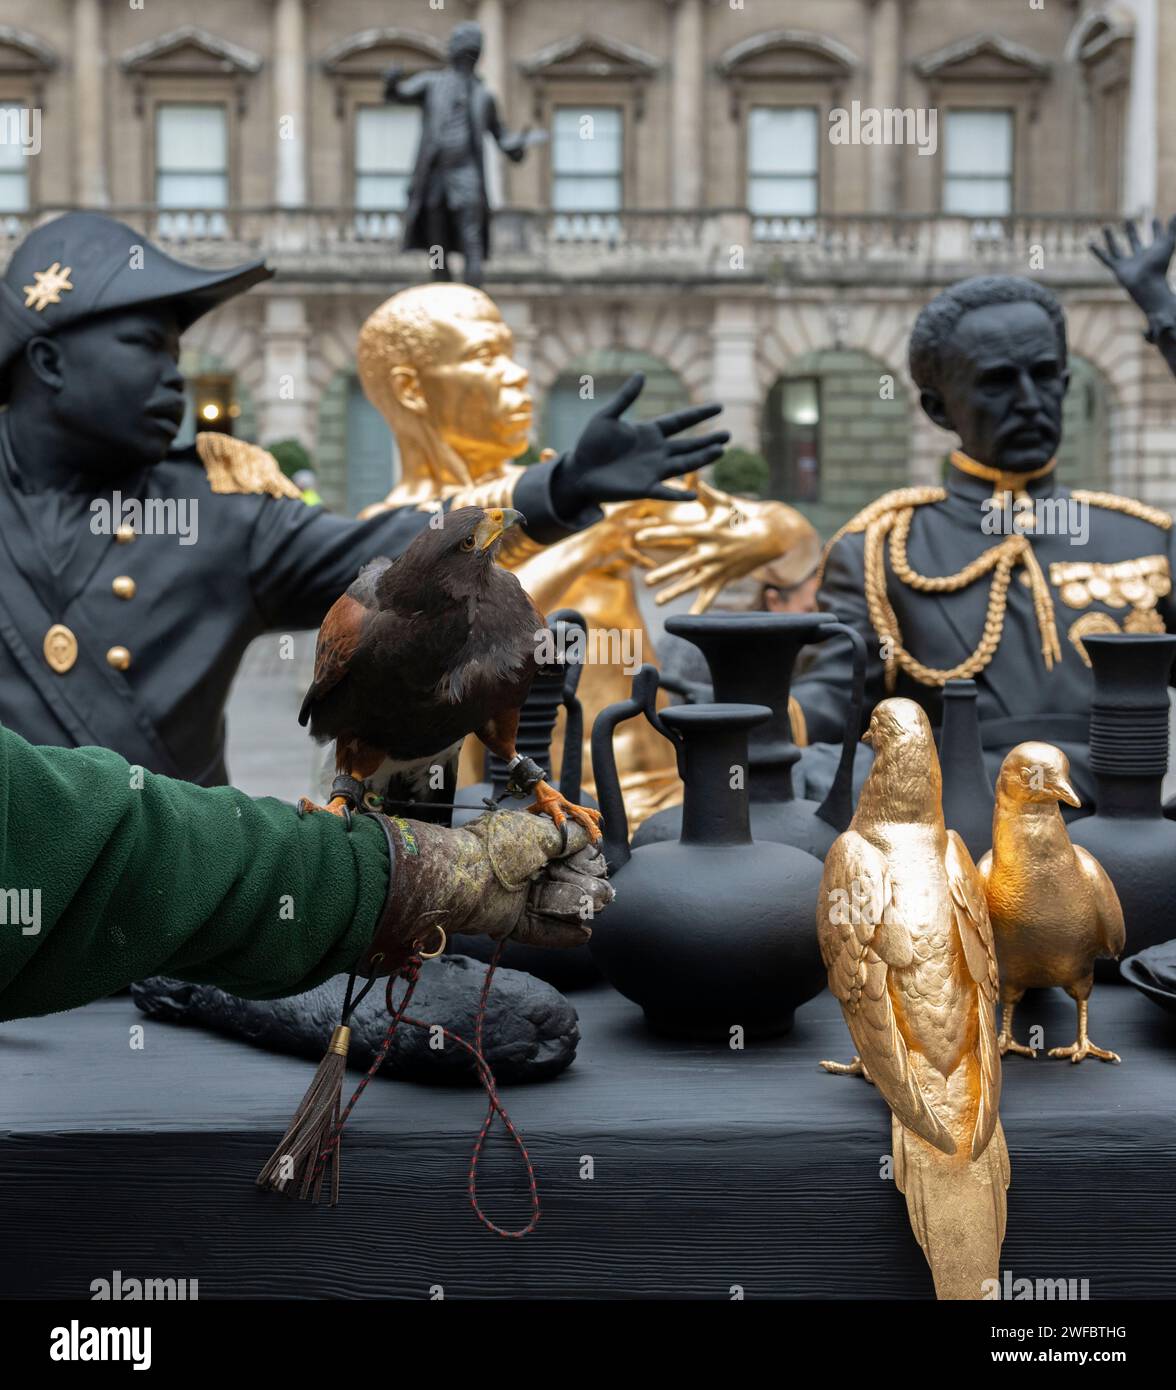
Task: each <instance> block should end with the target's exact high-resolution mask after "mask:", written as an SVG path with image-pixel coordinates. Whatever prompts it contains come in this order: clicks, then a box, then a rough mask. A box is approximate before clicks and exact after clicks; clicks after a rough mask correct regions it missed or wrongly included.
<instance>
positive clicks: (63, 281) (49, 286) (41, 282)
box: [21, 261, 73, 313]
mask: <svg viewBox="0 0 1176 1390" xmlns="http://www.w3.org/2000/svg"><path fill="white" fill-rule="evenodd" d="M71 269H72V267H70V266H68V265H67V266H66V267H65V269H64V270H62V268H61V262H60V261H54V262H53V264H52V265H51V266H50V267H49V269H48V270H34V271H33V279H34V280H35V281H36V282H37V283H36V284H35V285H22V286H21V288H22V289H23V290H24V292H25V308H26V309H36V311H37V313H40V312H41V310H42V309H44V308H46V307H47V306H48V305H50V304H60V303H61V296H62V293H63V291H65V290H72V289H73V285H72V284H71V283H70V278H69V277H70V272H71Z"/></svg>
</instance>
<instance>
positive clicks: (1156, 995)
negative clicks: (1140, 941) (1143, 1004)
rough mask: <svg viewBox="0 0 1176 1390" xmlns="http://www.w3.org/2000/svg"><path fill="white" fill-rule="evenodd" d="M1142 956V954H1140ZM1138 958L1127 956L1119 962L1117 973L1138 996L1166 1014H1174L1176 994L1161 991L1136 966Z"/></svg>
mask: <svg viewBox="0 0 1176 1390" xmlns="http://www.w3.org/2000/svg"><path fill="white" fill-rule="evenodd" d="M1141 954H1142V952H1141ZM1138 960H1139V957H1138V956H1128V957H1127V959H1126V960H1122V961H1120V962H1119V973H1120V975H1122V976H1123V978H1124V979H1125V980H1126V981H1127V983H1128V984H1130V985H1134V986H1135V988H1136V989H1137V990H1138V991H1139V992H1140V994H1146V995H1147V997H1148V998H1149V999H1150V1000H1151V1001H1152V1003H1153V1004H1158V1005H1159V1006H1160V1008H1161V1009H1163V1010H1164V1011H1165V1012H1166V1013H1170V1014H1176V994H1173V993H1172V992H1171V991H1169V990H1166V989H1161V988H1160V987H1159V985H1157V984H1154V983H1153V981H1152V980H1151V978H1150V976H1148V975H1147V974H1146V972H1145V971H1144V970H1143V969H1142V967H1141V966H1139V965H1138V964H1137V961H1138Z"/></svg>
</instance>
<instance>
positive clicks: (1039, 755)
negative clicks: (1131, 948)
mask: <svg viewBox="0 0 1176 1390" xmlns="http://www.w3.org/2000/svg"><path fill="white" fill-rule="evenodd" d="M1059 801H1064V802H1066V804H1067V805H1069V806H1081V804H1082V803H1081V801H1080V800H1079V798H1078V794H1077V793H1076V792H1075V790H1074V788H1073V787H1072V786H1071V784H1070V761H1069V759H1068V758H1067V757H1066V755H1065V754H1064V753H1063V752H1062V750H1061V749H1060V748H1055V747H1054V746H1053V745H1052V744H1049V743H1019V744H1018V745H1017V746H1016V748H1014V749H1012V750H1011V751H1010V752H1009V753H1008V755H1007V756H1006V757H1005V760H1004V762H1003V763H1002V764H1001V768H1000V775H999V777H998V778H997V782H996V806H995V809H994V811H993V815H992V848H991V849H990V850H989V851H988V853H987V854H986V855H985V856H984V857H983V859H981V860H980V864H979V866H978V867H979V869H980V876H981V878H983V879H984V884H985V889H986V893H987V897H988V915H989V917H990V918H991V919H992V929H993V933H994V935H995V937H996V958H997V961H998V963H999V965H1000V1002H1001V1007H1002V1016H1001V1025H1000V1038H999V1042H1000V1050H1001V1055H1002V1056H1003V1054H1004V1053H1006V1052H1019V1053H1021V1054H1022V1055H1023V1056H1025V1057H1036V1056H1037V1052H1036V1049H1034V1048H1032V1047H1025V1046H1023V1045H1022V1044H1021V1043H1019V1042H1016V1041H1014V1039H1013V1010H1014V1009H1015V1008H1016V1007H1017V1005H1018V1004H1019V1003H1020V1001H1021V997H1022V996H1023V995H1024V993H1025V991H1026V990H1027V989H1037V988H1047V987H1049V986H1051V985H1060V986H1061V987H1062V988H1063V989H1064V990H1065V991H1066V993H1067V994H1068V995H1069V996H1070V998H1071V999H1073V1000H1074V1002H1075V1003H1076V1004H1077V1005H1078V1039H1077V1041H1076V1042H1074V1043H1073V1044H1071V1046H1069V1047H1054V1048H1051V1049H1050V1053H1049V1055H1050V1056H1051V1057H1069V1059H1070V1060H1071V1061H1072V1062H1081V1061H1083V1060H1084V1059H1085V1058H1087V1057H1101V1058H1102V1059H1103V1061H1104V1062H1117V1061H1118V1060H1119V1056H1118V1053H1115V1052H1107V1051H1106V1050H1105V1049H1103V1048H1101V1047H1095V1045H1094V1044H1093V1043H1092V1042H1091V1041H1090V1038H1089V1037H1088V1036H1087V1033H1086V1027H1087V1008H1088V1004H1089V1000H1090V991H1091V990H1092V989H1093V988H1094V962H1095V960H1096V959H1097V958H1098V957H1099V956H1114V957H1116V958H1117V957H1118V955H1119V952H1120V951H1122V949H1123V944H1124V942H1125V941H1126V939H1127V937H1126V932H1125V929H1124V926H1123V909H1122V907H1121V906H1120V904H1119V896H1118V894H1117V893H1116V892H1115V889H1114V885H1113V884H1112V883H1111V880H1110V879H1109V878H1108V877H1107V874H1106V871H1105V870H1104V869H1103V866H1102V865H1101V864H1100V863H1099V862H1098V860H1097V859H1096V858H1095V857H1094V855H1093V854H1091V853H1090V852H1089V851H1088V850H1085V849H1083V848H1082V846H1081V845H1074V844H1071V842H1070V835H1069V832H1068V831H1067V830H1066V823H1065V821H1064V820H1063V819H1062V813H1061V811H1060V810H1059V809H1058V802H1059Z"/></svg>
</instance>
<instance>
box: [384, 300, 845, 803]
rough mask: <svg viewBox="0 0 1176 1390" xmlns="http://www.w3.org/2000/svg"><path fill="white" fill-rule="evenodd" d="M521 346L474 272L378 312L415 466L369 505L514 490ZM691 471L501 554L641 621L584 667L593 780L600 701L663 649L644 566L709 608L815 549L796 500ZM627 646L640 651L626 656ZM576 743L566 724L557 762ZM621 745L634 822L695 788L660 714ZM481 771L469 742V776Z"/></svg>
mask: <svg viewBox="0 0 1176 1390" xmlns="http://www.w3.org/2000/svg"><path fill="white" fill-rule="evenodd" d="M513 349H514V343H513V339H512V337H511V334H510V331H509V329H508V328H507V327H506V325H505V323H503V321H502V318H501V316H500V315H499V313H498V310H497V308H496V307H495V305H494V302H493V301H492V300H491V299H490V298H489V297H488V296H487V295H485V294H483V293H482V292H481V291H480V290H476V289H473V288H472V287H470V286H468V285H457V284H444V283H440V284H432V285H422V286H417V287H414V288H413V289H409V290H403V291H401V292H400V293H399V294H396V295H393V296H392V298H391V299H389V300H387V301H385V303H384V304H382V305H381V306H380V307H379V308H378V309H377V310H376V311H375V312H374V313H373V314H372V315H371V316H370V318H369V319H368V320H367V322H366V323H365V324H364V326H363V329H362V331H361V333H360V339H359V351H358V359H359V371H360V378H361V380H362V382H363V386H364V390H365V392H366V393H367V396H368V399H369V400H370V401H371V402H372V404H373V405H375V406H376V408H377V409H378V410H379V411H380V413H381V414H382V415H383V416H384V418H385V420H387V422H388V424H389V426H390V428H391V429H392V431H393V433H394V434H395V436H396V440H397V445H398V447H399V451H400V466H401V478H400V482H399V483H398V484H397V486H396V487H395V488H393V490H392V491H391V492H390V493H389V494H388V496H387V497H386V498H385V499H384V501H383V502H381V503H377V504H375V505H374V506H372V507H369V508H368V509H367V510H366V511H365V512H363V513H362V515H363V516H370V515H373V514H375V513H376V512H378V511H381V510H383V509H385V508H388V507H393V506H413V505H416V506H420V507H422V508H433V507H435V506H436V505H437V504H438V502H443V501H446V500H449V499H453V500H454V505H458V506H471V505H474V506H501V507H506V506H509V505H510V504H511V495H512V492H513V489H514V485H515V482H516V480H517V479H518V477H519V475H520V473H521V472H522V471H523V470H522V468H521V467H520V466H519V465H518V464H515V463H514V462H512V460H513V459H515V458H517V457H518V456H519V454H521V453H523V452H524V451H525V450H526V448H527V442H528V435H529V432H530V428H531V423H532V404H531V397H530V394H529V392H528V390H527V386H528V376H527V373H526V371H525V370H524V369H523V368H522V367H521V366H519V365H518V363H516V362H515V361H514V360H513V357H512V353H513ZM687 485H688V486H690V487H691V488H692V490H694V491H696V492H697V494H698V496H697V500H695V501H683V502H663V501H648V500H643V501H637V502H626V503H615V504H612V505H610V506H608V507H606V508H605V516H604V519H603V520H601V521H599V522H598V523H597V524H596V525H594V526H590V527H588V528H586V529H585V530H583V531H580V532H577V533H576V534H574V535H572V536H569V537H567V538H566V539H564V540H562V541H559V542H557V543H556V544H554V545H550V546H547V547H543V546H540V545H538V544H537V543H536V542H534V541H532V540H531V539H529V538H528V537H527V536H525V535H522V534H517V533H516V535H515V536H513V537H512V538H511V539H510V540H509V541H508V542H507V543H504V545H503V548H502V550H501V552H500V556H499V558H500V561H501V563H502V564H504V565H506V566H507V567H508V568H510V569H513V570H514V571H515V573H516V574H517V575H518V577H519V580H520V582H521V583H522V585H523V587H524V588H525V589H527V591H528V592H529V593H530V594H531V596H532V598H533V599H534V600H535V603H536V604H537V605H538V607H539V609H540V610H541V611H542V612H544V613H549V612H551V611H552V610H553V609H555V608H560V607H570V608H575V609H577V610H578V611H579V612H581V613H583V615H584V617H585V618H586V619H587V621H588V624H589V627H590V628H593V629H598V630H601V629H602V630H604V631H605V632H607V633H616V634H621V633H625V634H626V643H627V648H626V647H622V646H621V643H620V641H619V638H618V641H617V642H615V643H614V644H611V646H610V647H609V648H606V649H607V650H608V654H609V655H611V656H612V657H613V659H612V660H608V661H594V662H591V663H589V664H586V665H585V667H584V670H583V673H582V676H581V680H580V685H579V690H578V695H579V699H580V701H581V703H582V705H583V707H584V728H585V746H584V772H585V777H584V785H585V787H586V788H587V789H588V790H589V791H592V790H594V787H593V783H592V779H591V774H590V767H591V764H590V761H589V749H588V738H589V735H590V733H591V729H592V723H593V721H594V719H595V718H596V715H597V714H598V713H599V712H600V710H601V709H603V708H604V707H605V706H606V705H608V704H611V703H613V702H614V701H616V700H620V699H624V698H626V697H627V696H628V694H629V686H630V679H631V676H632V674H633V672H634V671H635V670H636V669H637V667H638V666H639V665H640V664H641V662H643V661H654V662H656V659H657V658H656V654H655V653H654V650H653V643H652V641H651V639H650V635H649V632H648V630H647V628H646V625H645V622H644V620H643V618H642V616H641V612H640V608H639V605H638V601H637V589H636V576H637V572H638V571H639V570H643V571H646V574H645V578H646V582H647V583H649V584H651V585H660V586H661V587H660V589H659V590H658V592H657V595H656V601H657V602H658V603H659V604H660V603H666V602H668V601H669V600H670V599H673V598H676V597H678V596H680V595H682V594H686V593H689V592H691V591H695V592H696V597H695V600H694V604H693V609H692V611H694V612H701V611H703V610H704V609H705V608H707V607H708V606H709V605H710V603H711V602H712V601H713V600H714V598H715V596H716V595H717V594H718V592H719V591H720V590H721V589H722V587H723V586H724V585H725V584H728V583H730V582H731V581H733V580H735V579H739V578H742V577H743V576H744V575H746V574H749V573H751V571H752V570H754V569H757V568H758V567H759V566H760V565H762V564H764V563H765V562H766V561H768V560H771V559H775V558H776V557H778V556H781V555H784V554H785V553H786V552H791V553H795V554H796V556H797V566H798V570H797V578H800V577H802V576H803V574H804V573H805V572H806V570H807V569H809V568H811V567H812V565H813V564H814V563H815V561H816V557H817V552H818V543H817V538H816V533H815V531H814V530H813V528H812V526H811V525H810V524H809V522H808V521H807V520H805V518H804V517H803V516H801V514H800V513H799V512H797V511H795V510H794V509H793V508H791V507H788V506H786V505H785V504H784V503H782V502H773V501H769V502H758V501H747V500H744V499H735V498H733V497H730V496H728V495H727V494H726V493H723V492H720V491H718V490H717V489H715V488H712V487H710V486H709V485H708V484H707V483H705V482H702V481H700V480H698V479H689V480H687ZM597 650H599V648H598V649H597ZM622 654H625V655H628V656H629V657H630V658H631V660H630V661H629V662H625V663H624V664H623V663H622ZM626 665H627V666H628V670H627V671H626ZM562 745H563V735H562V731H561V729H557V731H556V736H555V739H554V741H553V744H552V763H553V768H554V770H555V771H558V768H559V764H560V759H561V756H562ZM616 751H617V765H618V769H619V771H620V777H621V789H622V792H623V794H624V797H625V804H626V808H627V810H628V813H629V820H630V825H631V826H632V827H633V828H636V826H637V825H639V824H640V823H641V822H642V821H643V820H645V819H646V818H647V817H648V816H650V815H652V814H653V813H654V812H656V811H660V810H662V809H664V808H665V807H667V806H671V805H674V804H676V803H677V802H678V801H679V800H680V799H681V783H680V782H679V780H678V774H677V765H676V761H675V756H674V751H673V749H672V748H671V747H670V745H669V744H668V743H667V742H666V740H665V739H663V738H662V737H661V736H660V735H659V734H658V733H656V732H655V731H654V730H653V729H652V728H651V727H650V726H649V725H648V724H647V723H646V722H645V721H643V720H631V721H629V723H628V724H626V725H625V726H624V728H623V730H618V738H617V744H616ZM480 776H481V767H480V766H479V765H478V763H477V761H476V759H475V750H473V749H472V748H471V747H470V745H469V744H468V743H467V746H466V756H464V757H463V761H462V777H461V780H462V781H463V782H470V781H477V780H479V778H480Z"/></svg>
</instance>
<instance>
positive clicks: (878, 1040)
mask: <svg viewBox="0 0 1176 1390" xmlns="http://www.w3.org/2000/svg"><path fill="white" fill-rule="evenodd" d="M863 741H864V742H867V743H870V744H872V745H873V748H874V764H873V766H872V767H871V769H870V772H869V775H868V776H867V778H866V782H865V786H864V787H863V788H862V794H861V797H860V799H859V801H858V806H857V810H856V812H855V813H854V817H853V820H852V821H851V822H850V826H849V829H848V830H847V831H846V832H845V833H844V834H843V835H841V836H839V837H838V839H837V840H836V841H835V842H834V845H833V848H832V849H831V850H830V851H829V854H828V857H827V858H826V860H825V874H824V878H823V880H822V883H821V896H820V899H819V902H820V907H819V909H818V921H817V934H818V938H819V940H820V945H821V954H822V957H823V958H824V961H825V965H826V967H827V969H828V971H829V988H830V989H831V990H832V991H833V993H834V995H836V997H837V999H838V1001H839V1003H840V1004H841V1011H842V1013H843V1015H844V1017H845V1021H846V1023H847V1024H848V1025H849V1032H850V1036H851V1037H852V1038H853V1041H854V1045H855V1046H856V1048H857V1053H858V1056H857V1057H856V1058H855V1059H854V1063H853V1064H851V1067H850V1068H844V1067H838V1066H837V1065H836V1064H829V1063H825V1064H823V1065H825V1066H826V1067H828V1068H829V1069H831V1070H839V1071H846V1070H854V1071H858V1072H861V1071H865V1072H867V1073H868V1079H869V1080H871V1081H873V1082H874V1084H875V1085H876V1086H877V1087H878V1089H879V1090H880V1091H881V1092H882V1095H883V1096H884V1097H885V1099H886V1102H887V1104H888V1105H889V1106H890V1109H891V1112H892V1120H891V1134H892V1142H893V1145H894V1177H895V1182H896V1183H897V1184H898V1189H899V1191H900V1192H902V1193H904V1194H905V1195H906V1201H907V1212H908V1215H909V1217H910V1221H911V1226H912V1229H913V1230H914V1233H915V1236H916V1237H917V1239H918V1241H919V1244H920V1245H921V1246H922V1248H923V1253H924V1254H925V1255H926V1257H927V1262H928V1264H929V1265H930V1266H931V1273H932V1277H933V1278H934V1281H935V1293H936V1296H937V1297H938V1298H942V1299H979V1298H981V1297H983V1294H984V1289H983V1284H984V1281H985V1280H988V1279H997V1278H999V1275H1000V1247H1001V1242H1002V1241H1003V1239H1004V1230H1005V1212H1006V1199H1005V1189H1006V1188H1007V1187H1008V1184H1009V1156H1008V1150H1007V1149H1006V1147H1005V1140H1004V1132H1003V1131H1002V1129H1001V1125H1000V1117H999V1114H998V1107H999V1104H1000V1052H999V1049H998V1047H997V1039H996V1007H995V1006H996V995H997V982H996V957H995V954H994V949H993V941H992V928H991V926H990V924H989V920H988V909H987V907H986V906H985V902H984V886H983V883H982V881H981V879H980V876H979V874H978V873H977V871H976V866H975V865H974V864H973V863H972V859H971V856H970V855H969V854H968V851H967V849H966V848H965V846H964V842H963V841H962V840H961V839H960V837H959V836H958V835H957V834H956V833H955V832H954V831H952V830H947V829H945V827H944V823H943V807H942V785H943V784H942V780H941V778H940V772H939V758H938V755H937V754H936V751H935V743H934V740H933V739H932V735H931V726H930V724H929V722H928V720H927V716H926V715H925V714H924V713H923V711H922V710H921V709H920V708H919V706H918V705H916V704H915V703H914V702H913V701H911V700H902V699H890V700H883V701H882V702H881V703H880V704H879V705H878V706H877V707H876V708H875V710H874V713H873V716H872V717H871V719H870V726H869V729H868V730H867V731H866V733H865V735H864V736H863Z"/></svg>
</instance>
